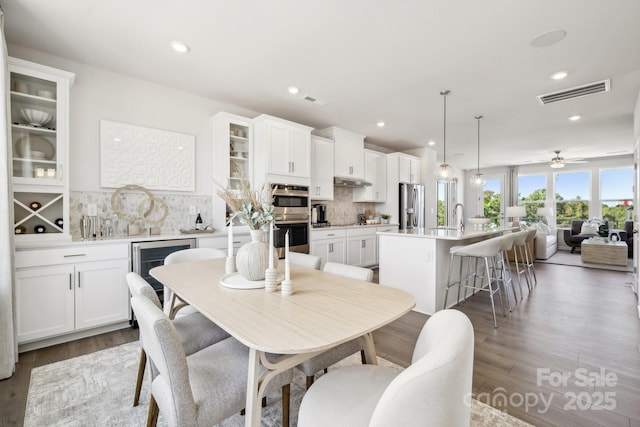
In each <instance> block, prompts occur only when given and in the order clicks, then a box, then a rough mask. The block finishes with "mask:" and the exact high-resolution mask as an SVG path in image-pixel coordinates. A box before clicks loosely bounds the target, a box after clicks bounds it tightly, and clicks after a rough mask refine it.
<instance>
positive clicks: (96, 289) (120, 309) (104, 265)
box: [75, 259, 129, 329]
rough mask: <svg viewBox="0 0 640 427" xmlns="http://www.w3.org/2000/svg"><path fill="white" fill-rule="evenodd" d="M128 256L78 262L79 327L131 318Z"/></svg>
mask: <svg viewBox="0 0 640 427" xmlns="http://www.w3.org/2000/svg"><path fill="white" fill-rule="evenodd" d="M128 271H129V261H128V260H127V259H117V260H109V261H99V262H87V263H81V264H77V265H76V283H75V286H76V310H75V311H76V329H85V328H91V327H96V326H101V325H106V324H109V323H115V322H120V321H123V320H127V319H128V318H129V290H128V287H127V282H126V275H127V272H128Z"/></svg>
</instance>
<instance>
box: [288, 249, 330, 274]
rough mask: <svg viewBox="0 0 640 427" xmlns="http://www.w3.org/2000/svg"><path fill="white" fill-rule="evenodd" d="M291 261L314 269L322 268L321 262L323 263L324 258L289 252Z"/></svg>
mask: <svg viewBox="0 0 640 427" xmlns="http://www.w3.org/2000/svg"><path fill="white" fill-rule="evenodd" d="M289 262H290V263H291V264H295V265H299V266H301V267H306V268H311V269H313V270H320V264H322V258H320V257H319V256H315V255H309V254H303V253H300V252H289Z"/></svg>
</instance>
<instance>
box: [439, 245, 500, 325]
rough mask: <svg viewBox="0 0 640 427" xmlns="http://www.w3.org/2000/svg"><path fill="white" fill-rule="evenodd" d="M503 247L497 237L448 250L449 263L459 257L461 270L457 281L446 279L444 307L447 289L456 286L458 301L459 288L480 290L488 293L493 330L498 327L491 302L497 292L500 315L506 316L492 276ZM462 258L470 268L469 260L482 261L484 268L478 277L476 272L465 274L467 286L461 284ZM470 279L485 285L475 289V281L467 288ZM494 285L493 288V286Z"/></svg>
mask: <svg viewBox="0 0 640 427" xmlns="http://www.w3.org/2000/svg"><path fill="white" fill-rule="evenodd" d="M502 245H503V240H502V239H501V238H499V237H497V238H493V239H488V240H483V241H481V242H478V243H473V244H471V245H467V246H459V247H457V248H455V249H453V248H452V250H450V255H451V257H450V258H451V261H453V260H454V259H455V258H454V257H460V262H461V265H460V269H461V274H460V277H459V280H458V281H455V280H454V281H453V282H451V280H452V279H453V278H452V277H451V276H449V277H448V278H447V290H446V292H445V296H444V306H445V307H446V306H447V299H448V297H449V289H450V288H452V287H453V286H458V299H459V295H460V287H462V286H464V287H465V288H470V287H472V288H474V289H476V290H481V291H487V292H489V298H490V299H491V313H492V314H493V326H494V327H495V328H497V327H498V321H497V320H496V307H495V303H494V301H493V295H494V294H495V293H496V292H498V296H499V297H500V305H501V306H502V314H503V316H506V313H505V310H504V303H503V301H502V294H501V293H500V286H499V281H498V280H496V279H497V278H496V277H494V274H496V272H497V268H496V256H497V255H498V254H499V253H500V251H501V248H502ZM464 257H467V258H468V263H467V265H468V266H470V260H471V259H478V260H482V261H484V266H483V270H484V272H483V275H482V276H481V275H479V274H477V272H476V271H474V272H471V271H469V270H468V271H467V273H468V274H466V283H467V284H463V283H462V278H463V277H464V276H465V275H464V274H462V262H463V260H464ZM449 271H452V265H449ZM470 277H473V278H474V280H475V279H476V278H480V279H482V280H483V282H486V283H482V282H481V283H480V286H479V287H477V286H475V281H474V285H473V286H469V285H468V280H469V278H470ZM494 285H495V286H494ZM485 286H487V288H488V289H485Z"/></svg>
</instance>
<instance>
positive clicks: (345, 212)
mask: <svg viewBox="0 0 640 427" xmlns="http://www.w3.org/2000/svg"><path fill="white" fill-rule="evenodd" d="M311 203H312V204H315V203H316V202H314V201H313V200H312V201H311ZM317 203H321V204H325V205H327V219H328V220H329V222H330V223H331V224H332V225H350V224H355V222H356V220H357V217H358V214H360V213H365V211H366V210H367V209H372V210H374V211H375V210H376V204H375V203H362V202H354V201H353V189H352V188H344V187H334V189H333V200H327V201H318V202H317Z"/></svg>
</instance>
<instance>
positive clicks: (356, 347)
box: [297, 262, 373, 389]
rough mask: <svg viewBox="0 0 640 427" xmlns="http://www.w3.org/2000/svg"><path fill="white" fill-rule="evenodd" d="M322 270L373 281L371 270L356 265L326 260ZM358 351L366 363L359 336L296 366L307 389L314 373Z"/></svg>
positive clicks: (311, 382) (313, 377)
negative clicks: (305, 378)
mask: <svg viewBox="0 0 640 427" xmlns="http://www.w3.org/2000/svg"><path fill="white" fill-rule="evenodd" d="M323 271H325V272H328V273H335V274H339V275H341V276H346V277H351V278H352V279H358V280H365V281H367V282H371V281H373V271H372V270H371V269H368V268H362V267H357V266H355V265H347V264H339V263H337V262H327V263H325V264H324V268H323ZM357 352H360V358H361V359H362V363H366V360H365V356H364V349H363V341H362V339H361V338H356V339H353V340H351V341H347V342H345V343H342V344H340V345H338V346H337V347H334V348H332V349H330V350H327V351H325V352H324V353H321V354H319V355H317V356H315V357H313V358H311V359H309V360H306V361H304V362H302V363H301V364H299V365H298V366H297V368H298V369H300V370H301V371H302V372H303V373H304V375H305V376H306V377H307V389H308V388H309V387H311V384H313V381H314V379H315V375H316V373H318V372H320V371H322V370H323V369H324V370H326V369H327V368H328V367H329V366H331V365H333V364H334V363H337V362H339V361H341V360H342V359H344V358H345V357H348V356H351V355H352V354H353V353H357Z"/></svg>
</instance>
